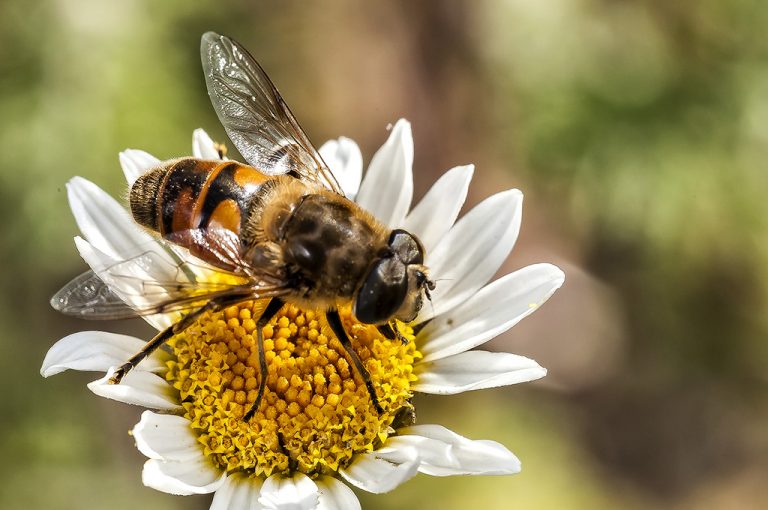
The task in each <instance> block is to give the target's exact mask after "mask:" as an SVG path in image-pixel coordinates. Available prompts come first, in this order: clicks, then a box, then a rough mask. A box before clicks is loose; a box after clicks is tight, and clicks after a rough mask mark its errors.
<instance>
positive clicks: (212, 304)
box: [109, 294, 253, 384]
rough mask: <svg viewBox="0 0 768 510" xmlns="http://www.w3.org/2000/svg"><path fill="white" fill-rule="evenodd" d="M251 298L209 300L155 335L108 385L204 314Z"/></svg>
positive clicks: (238, 297)
mask: <svg viewBox="0 0 768 510" xmlns="http://www.w3.org/2000/svg"><path fill="white" fill-rule="evenodd" d="M252 298H253V296H252V295H251V294H234V295H227V296H221V297H218V298H214V299H211V300H210V301H208V302H207V303H206V304H205V305H203V306H201V307H200V308H198V309H197V310H194V311H192V312H190V313H188V314H187V315H185V316H184V317H182V318H181V320H179V321H178V322H177V323H175V324H174V325H172V326H169V327H167V328H165V329H164V330H162V331H161V332H160V333H158V334H157V335H155V336H154V338H152V339H151V340H150V341H149V342H147V343H146V344H145V345H144V347H142V348H141V350H140V351H139V352H137V353H136V354H134V355H133V356H131V358H130V359H129V360H128V361H127V362H125V363H124V364H123V365H122V366H120V368H118V369H117V370H115V373H114V374H113V375H112V377H110V378H109V384H120V381H122V380H123V377H125V375H126V374H127V373H128V372H130V371H131V370H132V369H134V368H136V365H138V364H139V363H141V361H142V360H143V359H144V358H146V357H147V356H149V355H150V354H152V353H153V352H155V351H156V350H157V348H158V347H160V346H161V345H163V344H164V343H165V342H166V341H167V340H168V339H170V338H171V337H172V336H173V335H175V334H177V333H181V332H182V331H184V330H185V329H187V328H188V327H189V326H191V325H192V324H193V323H194V322H195V321H196V320H197V319H198V318H199V317H200V316H201V315H202V314H204V313H205V312H209V311H211V312H212V311H216V310H221V309H222V308H225V307H227V306H230V305H233V304H235V303H239V302H241V301H247V300H248V299H252Z"/></svg>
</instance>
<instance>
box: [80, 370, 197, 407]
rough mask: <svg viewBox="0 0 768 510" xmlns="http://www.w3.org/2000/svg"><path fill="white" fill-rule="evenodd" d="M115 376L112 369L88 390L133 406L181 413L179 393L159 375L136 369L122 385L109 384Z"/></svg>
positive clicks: (124, 379)
mask: <svg viewBox="0 0 768 510" xmlns="http://www.w3.org/2000/svg"><path fill="white" fill-rule="evenodd" d="M113 374H114V369H110V370H109V371H108V372H107V375H105V376H104V377H102V378H101V379H98V380H96V381H93V382H91V383H88V389H90V390H91V391H92V392H94V393H95V394H96V395H99V396H100V397H105V398H110V399H112V400H117V401H118V402H124V403H126V404H133V405H138V406H143V407H149V408H150V409H159V410H162V411H180V410H181V409H182V407H181V406H180V405H179V403H178V393H177V392H176V390H175V389H173V387H172V386H171V385H170V384H168V383H167V382H166V380H165V379H164V378H162V377H160V376H159V375H156V374H153V373H150V372H145V371H143V370H141V369H139V368H135V369H133V370H131V371H130V372H128V374H127V375H126V376H125V377H123V380H122V381H121V382H120V384H109V378H110V377H112V375H113Z"/></svg>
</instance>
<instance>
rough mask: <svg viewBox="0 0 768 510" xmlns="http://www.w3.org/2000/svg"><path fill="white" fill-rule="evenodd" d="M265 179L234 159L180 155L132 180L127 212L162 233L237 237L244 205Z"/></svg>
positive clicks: (250, 199) (259, 173)
mask: <svg viewBox="0 0 768 510" xmlns="http://www.w3.org/2000/svg"><path fill="white" fill-rule="evenodd" d="M267 179H269V177H268V176H266V175H264V174H262V173H261V172H259V171H257V170H256V169H254V168H251V167H249V166H245V165H242V164H240V163H237V162H234V161H207V160H200V159H194V158H183V159H178V160H174V161H171V162H169V163H167V164H166V166H162V167H159V168H156V169H154V170H150V171H149V172H147V173H145V174H144V175H142V176H141V177H139V178H138V179H137V180H136V182H135V183H134V184H133V186H131V192H130V205H131V212H132V213H133V217H134V219H135V220H136V221H137V222H138V223H139V224H141V225H143V226H145V227H147V228H150V229H152V230H154V231H156V232H158V233H159V234H160V235H161V236H163V237H173V236H171V235H172V234H175V233H180V232H183V231H186V230H195V229H203V230H206V229H213V228H225V229H228V230H231V231H232V232H234V233H235V234H236V235H237V236H239V235H240V231H241V229H242V227H243V222H244V221H245V220H246V219H247V214H246V213H247V210H248V206H249V204H250V203H251V201H252V200H253V197H254V195H255V194H256V193H257V192H258V190H259V188H261V186H262V184H264V182H266V181H267ZM176 240H178V238H176ZM188 248H190V249H192V251H193V252H195V251H196V250H195V249H194V248H195V247H193V246H188Z"/></svg>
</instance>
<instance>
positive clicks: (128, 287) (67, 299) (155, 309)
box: [51, 271, 281, 319]
mask: <svg viewBox="0 0 768 510" xmlns="http://www.w3.org/2000/svg"><path fill="white" fill-rule="evenodd" d="M110 280H111V283H110V284H107V283H106V282H105V281H104V280H102V276H101V274H100V273H95V272H93V271H88V272H86V273H83V274H81V275H80V276H78V277H77V278H75V279H74V280H72V281H71V282H69V283H68V284H67V285H66V286H64V288H62V289H61V290H60V291H59V292H57V293H56V295H55V296H53V298H52V299H51V305H52V306H53V308H54V309H56V310H58V311H60V312H62V313H64V314H67V315H73V316H77V317H82V318H85V319H127V318H131V317H137V316H144V315H155V314H164V313H171V312H180V311H186V310H192V309H195V308H199V307H201V306H203V305H204V304H205V303H206V302H208V301H210V300H211V299H214V298H217V297H221V296H226V295H235V294H243V295H246V294H250V293H252V296H253V299H258V298H261V297H272V296H275V295H281V294H280V293H279V292H277V289H269V288H258V287H250V286H231V285H224V284H202V285H201V284H192V283H189V282H187V283H177V284H174V283H172V282H144V281H137V280H136V279H134V278H132V277H127V276H124V275H115V276H110ZM115 284H118V285H120V287H121V288H122V289H121V290H115V289H114V287H113V286H114V285H115ZM140 289H142V290H140ZM129 303H130V304H129Z"/></svg>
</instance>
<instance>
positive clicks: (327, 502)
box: [315, 476, 361, 510]
mask: <svg viewBox="0 0 768 510" xmlns="http://www.w3.org/2000/svg"><path fill="white" fill-rule="evenodd" d="M315 483H316V484H317V488H318V491H319V494H320V498H319V502H318V505H317V510H360V508H361V507H360V501H359V500H358V499H357V496H355V493H354V492H353V491H352V489H350V488H349V487H348V486H347V485H346V484H345V483H344V482H341V481H339V480H337V479H336V478H333V477H330V476H323V477H321V478H319V479H317V480H315Z"/></svg>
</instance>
